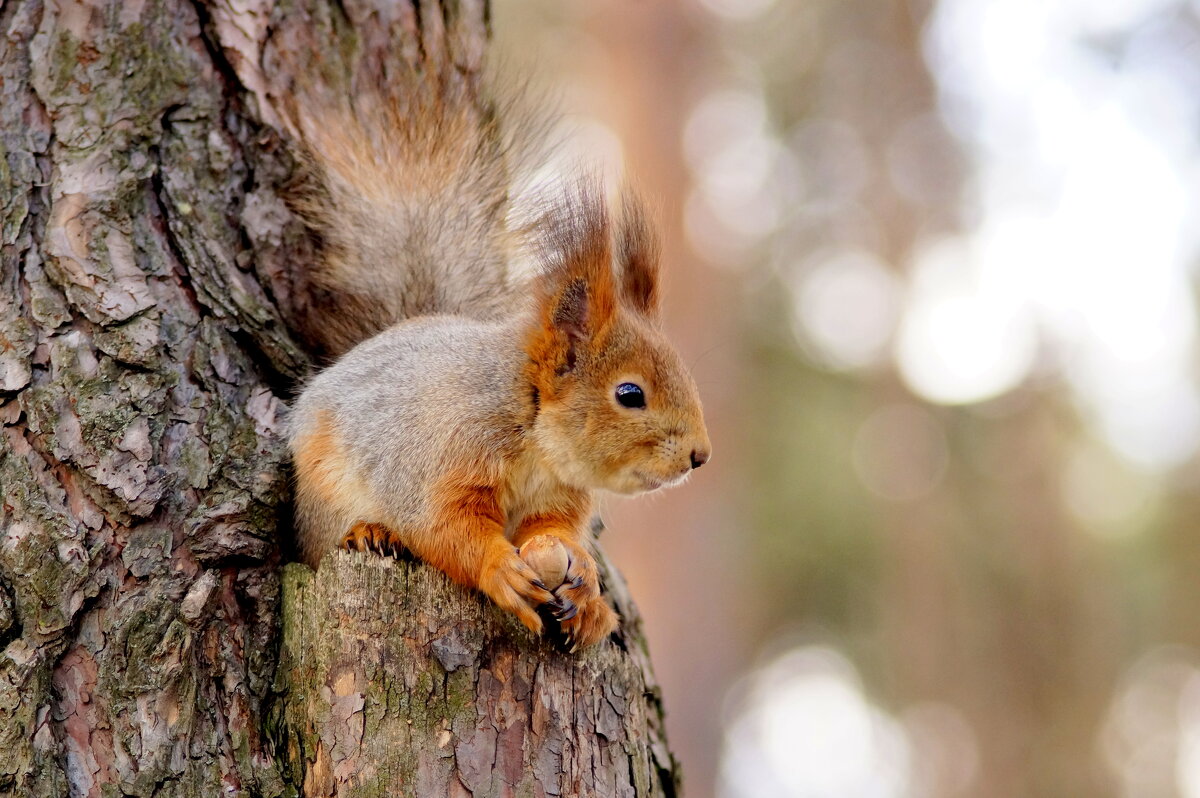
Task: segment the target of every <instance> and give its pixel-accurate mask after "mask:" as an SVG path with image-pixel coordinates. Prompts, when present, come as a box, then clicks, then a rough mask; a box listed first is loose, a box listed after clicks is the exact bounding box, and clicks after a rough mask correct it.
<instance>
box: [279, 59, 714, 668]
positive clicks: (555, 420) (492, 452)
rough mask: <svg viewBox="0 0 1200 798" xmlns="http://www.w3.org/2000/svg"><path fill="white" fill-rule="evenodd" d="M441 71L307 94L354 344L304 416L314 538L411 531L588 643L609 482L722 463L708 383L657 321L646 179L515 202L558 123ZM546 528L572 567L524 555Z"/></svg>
mask: <svg viewBox="0 0 1200 798" xmlns="http://www.w3.org/2000/svg"><path fill="white" fill-rule="evenodd" d="M418 83H419V84H420V85H418ZM430 84H431V81H430V80H429V78H428V77H425V78H424V79H423V81H421V80H418V78H417V77H416V76H415V75H414V77H413V79H412V80H409V81H408V82H406V81H405V80H404V79H398V80H395V81H394V82H393V85H392V86H391V88H388V89H378V90H376V91H374V92H370V91H368V92H363V93H359V94H356V95H353V96H351V97H348V98H346V97H343V98H340V99H337V100H329V99H328V98H326V99H324V100H307V101H306V100H303V99H301V100H298V101H297V102H296V103H295V104H294V105H293V107H292V108H291V110H290V117H291V122H292V126H293V128H294V132H295V134H296V136H297V137H298V140H299V144H300V147H299V148H298V149H299V151H300V152H299V154H300V158H301V161H302V162H303V164H304V169H303V172H304V176H303V179H302V181H301V183H300V185H301V188H300V189H298V190H297V191H296V194H297V196H296V197H295V198H293V207H294V208H296V209H297V211H298V213H299V215H300V216H301V217H302V218H303V220H304V221H305V222H306V224H307V225H308V227H309V229H310V231H312V233H314V237H315V238H316V240H317V241H318V242H319V244H320V250H321V255H320V257H319V258H318V262H317V263H316V264H315V265H314V266H313V267H312V269H311V279H312V280H313V282H314V283H316V285H317V286H318V287H319V288H320V290H322V291H324V292H326V293H327V294H328V295H329V296H331V297H332V299H330V300H329V304H331V305H332V306H334V307H337V308H340V310H339V311H338V312H337V313H335V314H334V315H333V316H332V317H329V318H322V320H321V324H323V325H325V324H328V327H329V328H328V329H327V330H326V331H325V342H326V344H327V345H328V348H329V349H330V351H332V352H333V353H334V354H335V355H337V356H336V359H335V360H334V361H333V362H332V363H331V364H330V365H328V366H327V367H325V368H324V369H323V370H321V371H319V372H318V373H317V374H316V375H315V376H314V377H312V378H311V380H310V381H309V382H308V383H307V384H306V385H305V386H304V387H303V389H302V390H301V391H300V393H299V395H298V397H297V398H296V399H295V401H294V403H293V406H292V408H291V411H290V419H289V422H288V426H289V430H288V440H289V444H290V448H291V452H292V457H293V462H294V467H295V481H296V514H295V520H296V534H297V549H298V552H299V554H300V557H301V559H302V560H303V561H305V562H307V563H308V564H309V565H311V566H312V567H314V568H316V567H317V566H318V564H319V562H320V560H321V558H322V556H323V555H324V554H326V553H327V552H329V551H331V550H333V549H336V548H339V547H341V548H350V549H358V550H367V549H372V550H379V551H386V550H392V551H398V550H406V551H408V552H410V553H411V554H413V555H415V556H416V557H417V558H418V559H420V560H422V561H424V562H425V563H427V564H429V565H432V566H434V567H436V568H439V569H441V570H442V571H443V572H445V573H446V574H447V575H448V576H449V577H450V578H452V579H453V580H455V581H456V582H459V583H461V584H462V585H465V586H467V587H469V588H475V589H478V590H479V591H481V592H482V593H483V594H485V595H486V596H487V597H488V598H490V599H491V600H492V601H493V602H494V603H495V604H497V605H499V606H500V607H502V608H503V609H505V610H507V611H509V612H511V613H513V614H514V615H515V616H516V617H517V618H518V619H519V620H520V621H521V623H523V624H524V625H525V626H526V627H528V628H529V629H530V630H532V631H533V632H534V633H535V634H540V633H541V632H542V629H543V621H542V617H541V616H540V615H539V613H538V612H537V609H538V608H540V607H542V606H545V607H547V608H548V609H549V610H550V611H551V612H552V614H553V617H554V618H555V619H556V620H557V621H558V623H559V624H560V626H561V629H562V632H563V633H564V636H565V638H566V641H567V643H568V644H569V645H570V646H571V648H572V650H575V649H576V648H578V647H582V646H588V645H591V644H594V643H596V642H598V641H600V640H603V639H605V638H606V637H607V636H608V635H610V634H611V633H612V632H614V631H615V630H616V628H617V626H618V624H619V618H618V616H617V614H616V613H615V612H614V610H613V609H612V607H610V606H609V604H608V603H607V602H606V601H605V599H604V597H603V596H602V594H601V589H600V584H599V580H598V574H597V566H596V562H595V559H594V557H593V554H592V552H591V550H590V545H591V544H590V533H589V532H588V527H589V524H588V521H589V519H590V518H591V516H592V513H593V512H594V503H595V495H596V493H597V492H599V491H608V492H612V493H618V494H637V493H643V492H648V491H653V490H657V489H659V488H662V487H666V486H670V485H675V484H677V483H679V482H682V481H683V480H684V479H685V477H686V476H687V475H688V474H689V473H690V472H691V471H692V470H693V469H695V468H698V467H700V466H701V465H703V464H704V463H705V462H706V461H707V460H708V459H709V455H710V448H711V447H710V443H709V438H708V433H707V431H706V428H705V424H704V418H703V415H702V411H701V405H700V400H699V397H698V392H697V389H696V386H695V383H694V382H693V380H692V378H691V377H690V376H689V374H688V372H687V369H686V368H685V367H684V365H683V363H682V362H681V359H680V356H679V354H678V353H677V352H676V350H675V349H674V348H673V347H672V345H671V344H670V342H669V341H668V340H667V338H666V337H665V336H664V334H663V332H662V329H661V318H660V295H659V294H660V289H659V256H658V244H657V241H656V238H655V235H654V232H653V228H652V225H651V223H650V220H649V216H648V214H647V212H646V211H645V210H644V207H643V205H642V204H641V203H640V201H639V200H638V199H637V198H636V197H635V195H634V194H633V192H631V191H628V190H626V191H624V192H623V195H622V198H621V200H620V201H619V202H616V203H613V206H610V204H609V201H608V200H607V199H606V198H605V194H604V191H603V189H602V187H601V186H600V185H599V183H598V181H596V180H594V179H588V178H580V179H578V180H575V181H574V182H572V183H569V184H568V188H566V189H564V190H562V191H560V192H559V194H558V195H556V196H553V197H551V198H549V199H547V198H545V197H543V198H541V199H540V200H539V203H538V204H537V206H536V208H537V210H538V213H537V214H536V219H535V220H534V221H532V222H529V223H526V224H515V223H514V222H513V219H514V217H515V216H516V215H517V212H518V211H519V210H520V209H519V208H517V207H515V206H516V200H514V197H516V196H517V195H518V191H517V189H518V187H519V186H520V185H521V183H522V181H523V180H525V179H526V178H527V177H528V176H529V175H530V174H531V173H532V171H534V168H535V167H536V166H537V164H533V165H532V166H531V164H530V163H528V161H529V160H530V159H529V157H527V154H528V153H529V152H531V151H535V150H536V147H531V146H530V145H529V141H531V140H536V139H537V135H536V128H537V127H538V124H539V123H537V122H535V121H532V120H531V118H530V117H529V116H525V115H522V114H520V113H518V112H517V110H516V108H515V106H514V107H509V108H502V107H500V106H499V104H498V103H499V101H498V100H496V99H495V98H494V97H488V96H486V95H485V94H484V92H483V90H482V89H481V88H480V87H479V86H468V85H465V84H464V83H462V82H457V83H456V82H454V81H451V80H446V79H442V80H435V81H432V85H430ZM505 122H508V123H509V125H508V126H507V127H505V126H504V123H505ZM530 257H532V259H533V261H534V262H535V264H536V268H535V269H534V270H533V273H532V274H529V275H523V274H522V273H521V271H520V269H519V268H518V267H519V266H520V264H521V263H522V262H523V260H522V259H529V258H530ZM541 535H548V536H551V537H553V538H554V539H556V540H557V541H559V542H560V543H561V544H562V546H563V547H564V548H565V549H566V552H567V562H568V565H567V573H566V578H565V581H564V582H563V583H562V584H561V585H560V586H558V587H557V588H555V587H554V586H549V585H546V584H544V583H543V582H542V581H541V580H540V579H539V577H538V574H537V572H536V571H535V570H534V569H533V568H532V567H531V566H530V565H529V564H528V563H527V562H525V561H524V560H522V558H521V557H520V556H518V548H517V547H519V546H521V545H522V544H523V543H525V542H526V541H529V540H530V539H532V538H534V537H536V536H541Z"/></svg>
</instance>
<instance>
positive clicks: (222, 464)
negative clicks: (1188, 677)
mask: <svg viewBox="0 0 1200 798" xmlns="http://www.w3.org/2000/svg"><path fill="white" fill-rule="evenodd" d="M486 26H487V8H486V5H484V4H482V3H480V2H469V0H461V2H457V3H449V2H448V3H446V4H445V5H444V6H442V5H439V4H437V3H435V2H421V3H419V5H417V6H413V5H410V4H408V3H397V4H389V3H384V2H382V0H380V1H379V2H371V1H370V0H365V1H364V2H343V3H340V4H337V3H331V4H328V5H326V4H324V3H321V2H317V0H312V2H307V0H298V2H280V3H274V2H272V0H226V2H222V3H215V2H214V3H211V4H208V3H205V2H200V1H199V0H197V1H196V2H186V1H185V0H160V1H159V2H156V0H149V2H141V3H139V2H125V3H103V2H92V3H89V2H76V0H8V2H7V3H4V4H3V5H0V30H2V33H3V37H2V38H0V148H2V149H3V153H2V154H3V156H4V157H3V158H2V159H0V233H2V238H0V284H2V287H0V423H2V425H3V426H2V427H0V429H2V431H3V439H2V441H0V487H2V493H3V516H2V519H0V649H2V651H0V752H3V753H4V756H3V757H0V795H20V796H62V795H79V796H100V795H103V796H124V795H129V796H149V795H187V796H205V797H206V798H207V797H208V796H214V795H223V796H224V795H245V796H285V795H296V794H306V795H334V794H336V795H360V794H361V795H421V796H426V795H430V796H434V795H442V794H445V795H476V796H484V795H509V794H513V795H518V794H519V795H591V794H595V795H639V796H641V795H670V794H673V793H674V792H675V791H676V789H677V786H676V785H677V776H676V773H675V767H674V763H673V761H672V759H671V757H670V754H669V753H668V752H667V749H666V747H665V744H664V740H663V737H662V731H661V706H660V704H659V702H658V698H657V691H656V688H655V686H654V683H653V680H652V677H651V676H650V672H649V668H648V663H647V660H646V657H645V643H644V641H643V640H642V639H641V637H640V631H639V625H638V623H637V620H636V612H635V611H634V610H633V608H632V605H630V604H629V603H628V602H627V601H626V600H625V598H624V597H623V595H621V591H620V585H619V581H618V579H617V577H616V576H615V573H612V572H609V575H608V584H609V586H610V588H612V589H613V592H614V594H615V595H614V598H615V599H616V601H617V603H618V609H619V610H620V611H622V613H623V614H624V615H626V616H627V617H628V622H627V624H626V626H625V627H624V631H623V635H624V636H623V637H622V639H621V641H619V643H611V642H610V643H605V644H603V645H602V646H601V647H599V648H597V649H595V650H593V651H591V652H588V653H586V654H584V655H583V656H576V657H569V656H567V655H565V654H562V653H559V652H557V651H555V650H553V649H552V648H551V647H550V646H549V645H548V644H546V643H545V642H542V641H536V640H533V639H531V638H529V637H528V636H527V635H526V634H525V633H523V632H522V631H521V630H520V629H519V628H517V627H516V626H515V625H514V624H513V623H512V622H511V621H510V620H509V619H507V618H506V617H505V616H503V615H502V614H501V613H499V611H498V610H496V609H495V608H494V607H491V606H489V605H487V604H486V603H484V602H483V601H482V600H481V599H480V598H478V597H476V596H474V595H472V594H470V593H467V592H466V591H463V590H461V589H459V588H457V587H456V586H454V585H452V584H450V583H448V582H447V581H446V580H445V579H444V578H443V577H442V576H441V574H439V573H437V572H434V571H432V570H431V569H428V568H426V567H424V566H422V565H419V564H415V563H410V562H403V561H397V562H392V561H384V560H381V559H377V558H367V557H364V556H359V555H345V554H342V555H337V556H336V557H333V558H330V559H329V560H327V561H326V563H325V565H324V566H323V567H322V569H321V570H320V571H319V572H318V573H316V574H315V575H314V574H313V573H312V572H311V571H309V570H308V569H306V568H304V567H303V566H299V565H288V566H286V567H283V566H282V563H283V562H284V561H285V560H286V559H287V557H286V553H285V552H286V548H287V543H286V541H287V540H288V539H289V538H290V529H289V526H288V516H289V512H288V506H289V504H288V502H289V497H288V480H287V456H286V449H285V446H284V442H283V438H282V431H281V419H282V417H283V413H284V412H285V407H284V402H285V400H286V399H287V398H288V396H289V392H290V391H291V389H292V387H293V386H294V385H295V384H296V381H298V380H299V379H301V378H302V377H303V376H304V374H305V373H306V372H307V370H308V369H309V368H310V365H309V364H310V359H311V352H310V351H309V347H308V345H307V344H306V340H307V339H306V337H305V335H304V334H303V332H302V329H303V325H302V324H301V323H300V322H301V320H304V319H308V320H309V321H311V320H312V319H313V318H314V317H315V318H319V314H320V312H321V310H320V308H319V307H314V306H312V305H310V304H309V302H308V296H309V295H308V293H307V292H306V291H305V290H304V286H303V279H304V278H303V268H302V264H304V263H305V262H306V261H307V260H310V259H311V258H312V256H313V253H312V248H311V245H310V243H309V240H308V238H307V236H306V234H305V232H304V231H303V229H302V228H301V226H300V225H299V224H298V223H297V221H296V220H295V219H294V218H292V216H291V215H290V214H289V213H288V211H287V209H286V206H285V204H284V202H283V200H282V199H281V197H282V194H283V189H282V187H283V186H284V185H285V184H286V183H287V181H288V180H289V179H290V178H291V176H292V174H293V172H294V163H293V160H292V158H291V155H290V154H289V150H288V148H287V146H286V144H285V142H286V136H285V135H284V134H283V132H282V131H281V129H280V128H281V125H280V124H279V121H278V120H279V116H278V114H277V112H276V110H275V108H276V101H277V100H278V97H279V96H280V94H281V93H282V92H284V91H286V87H287V86H288V85H289V84H288V80H289V79H290V77H289V75H288V71H289V69H290V68H291V67H290V66H289V65H295V64H300V65H303V64H306V63H309V62H311V61H314V60H317V61H319V60H320V56H321V54H322V53H323V52H341V53H345V52H354V53H356V54H357V56H358V57H362V58H366V59H374V60H373V61H369V63H378V65H379V68H380V69H385V70H386V66H387V63H388V60H389V59H400V58H403V59H407V60H408V61H410V62H412V63H416V64H419V65H421V66H422V67H423V68H425V67H431V68H432V66H438V65H441V67H444V68H451V69H454V70H456V71H457V72H458V73H459V74H461V75H462V76H463V79H468V80H469V79H473V76H474V75H476V74H477V73H478V70H479V68H480V61H481V58H482V54H483V51H484V49H485V43H486V39H487V29H486ZM385 74H386V72H385ZM296 264H300V265H301V268H296ZM281 596H282V600H281ZM281 619H282V622H281ZM281 631H282V634H281ZM281 651H282V655H283V656H282V665H280V662H281V658H280V652H281Z"/></svg>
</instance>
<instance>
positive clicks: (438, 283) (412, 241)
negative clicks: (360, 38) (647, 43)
mask: <svg viewBox="0 0 1200 798" xmlns="http://www.w3.org/2000/svg"><path fill="white" fill-rule="evenodd" d="M516 94H517V93H515V92H514V96H515V95H516ZM522 107H523V103H520V102H515V101H509V102H504V103H501V102H499V101H498V100H497V99H496V98H495V97H491V96H487V95H486V94H485V93H484V92H483V91H481V90H480V89H479V87H478V86H477V85H476V84H475V82H467V81H461V80H460V81H451V80H444V79H442V80H435V81H433V82H432V84H431V82H430V81H429V79H428V78H425V79H424V80H422V79H419V78H418V77H417V75H416V73H415V72H414V73H413V75H412V77H411V79H409V80H400V81H399V82H393V84H392V85H390V86H389V87H387V88H386V89H379V90H377V91H373V92H366V93H361V92H360V93H358V94H357V95H354V96H352V97H343V98H338V99H336V100H334V99H330V98H329V97H328V96H324V97H321V98H320V99H314V98H312V97H308V96H305V95H304V94H302V93H301V94H299V95H297V96H296V97H295V102H294V103H293V106H292V108H291V109H290V110H289V114H288V116H290V117H291V119H290V122H291V126H292V127H293V129H294V130H293V132H294V133H295V134H296V135H297V137H298V138H299V139H300V142H301V143H302V158H303V160H304V162H305V175H304V177H303V179H302V180H301V181H300V182H299V184H298V185H299V188H298V190H297V191H296V192H295V193H294V195H293V197H292V206H293V208H294V209H295V210H296V211H298V212H299V214H300V215H301V216H302V217H303V218H304V219H305V221H306V223H307V224H308V226H309V228H310V229H311V230H312V231H313V232H314V233H315V234H316V236H317V237H318V239H319V242H320V246H321V250H322V258H321V261H320V263H319V264H314V265H313V267H312V270H311V274H310V281H311V282H312V283H313V284H314V285H315V287H316V289H317V290H318V291H324V292H327V293H328V294H331V295H332V296H329V297H327V298H326V299H327V300H328V301H326V302H321V303H320V304H323V305H326V306H328V307H333V308H337V312H336V313H333V314H326V315H327V316H328V317H327V318H322V319H321V321H320V325H321V329H320V331H319V333H318V334H317V335H316V337H317V338H319V339H320V343H321V344H322V346H323V348H325V349H326V351H327V352H328V353H329V354H331V355H337V354H340V353H341V352H343V351H345V350H346V349H348V348H350V347H351V346H353V345H354V344H356V343H358V342H359V341H362V340H364V339H365V338H368V337H370V336H371V335H374V334H375V333H377V332H379V331H380V330H382V329H384V328H386V327H388V326H390V325H392V324H395V323H396V322H398V321H401V320H403V319H407V318H411V317H413V316H419V315H425V314H431V313H458V314H465V315H470V316H475V317H487V316H490V315H492V314H494V313H496V312H498V311H500V310H501V309H503V308H505V307H510V308H511V306H512V298H513V295H514V293H516V292H517V291H518V290H519V289H518V287H517V286H516V284H515V283H516V280H515V279H514V278H513V277H512V276H511V275H510V266H509V264H510V261H511V259H512V257H513V253H514V249H515V245H516V237H517V236H516V235H515V234H514V233H513V232H512V231H510V229H509V224H508V220H509V218H510V216H511V211H512V209H511V203H512V197H513V196H514V193H515V189H514V186H515V184H516V183H517V182H518V181H519V180H520V179H522V175H524V174H527V173H528V171H529V170H530V169H532V168H533V166H534V165H535V164H536V161H537V158H538V155H537V153H538V152H540V142H541V141H542V139H543V138H544V136H543V132H544V130H545V129H546V127H547V124H546V122H545V120H544V119H541V118H538V117H537V116H536V115H535V114H531V113H529V112H527V111H522V110H521V108H522Z"/></svg>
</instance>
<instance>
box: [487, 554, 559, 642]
mask: <svg viewBox="0 0 1200 798" xmlns="http://www.w3.org/2000/svg"><path fill="white" fill-rule="evenodd" d="M479 590H480V591H482V592H483V593H484V595H486V596H487V597H488V598H490V599H491V600H492V601H494V602H495V603H496V604H497V605H498V606H499V607H501V608H502V609H506V610H508V611H509V612H511V613H512V614H513V615H516V616H517V618H518V619H520V621H521V623H523V624H525V625H526V626H527V627H529V629H530V630H531V631H532V632H533V633H534V634H541V633H542V619H541V618H539V617H538V614H537V612H536V611H535V610H534V609H533V608H534V607H539V606H541V605H543V604H549V605H551V606H552V607H555V608H557V607H558V605H559V600H558V599H557V598H555V596H554V594H553V593H551V592H550V591H549V590H547V589H546V585H545V583H543V582H542V580H541V579H540V578H539V576H538V573H537V571H535V570H534V569H533V568H531V567H530V566H529V564H528V563H526V562H525V561H524V560H522V559H521V558H520V557H519V556H518V555H517V550H516V549H515V548H513V547H511V546H508V545H505V546H503V547H501V548H500V549H499V550H497V551H495V552H494V553H493V555H492V557H490V558H489V559H488V561H487V562H485V563H484V565H483V568H482V569H481V572H480V575H479Z"/></svg>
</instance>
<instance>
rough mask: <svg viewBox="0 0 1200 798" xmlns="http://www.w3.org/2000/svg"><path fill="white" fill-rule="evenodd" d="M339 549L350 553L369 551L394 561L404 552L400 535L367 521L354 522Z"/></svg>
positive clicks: (389, 528) (383, 526) (388, 528)
mask: <svg viewBox="0 0 1200 798" xmlns="http://www.w3.org/2000/svg"><path fill="white" fill-rule="evenodd" d="M341 548H343V549H349V550H350V551H370V552H374V553H375V554H378V555H380V556H390V557H395V558H396V559H399V558H400V557H401V555H403V554H404V551H405V549H404V544H403V543H402V542H401V540H400V535H398V534H397V533H396V531H395V530H393V529H392V528H391V527H388V526H385V525H384V524H378V523H372V522H368V521H355V522H354V523H353V524H352V525H351V526H350V529H349V531H347V532H346V534H345V535H344V536H343V537H342V540H341Z"/></svg>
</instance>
